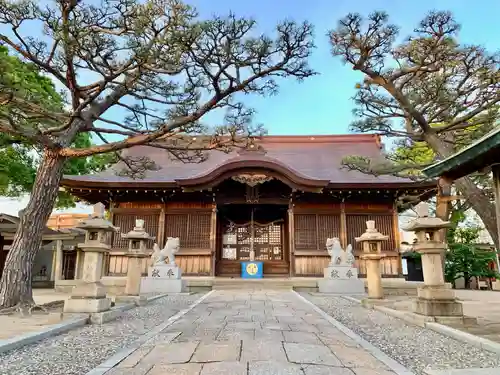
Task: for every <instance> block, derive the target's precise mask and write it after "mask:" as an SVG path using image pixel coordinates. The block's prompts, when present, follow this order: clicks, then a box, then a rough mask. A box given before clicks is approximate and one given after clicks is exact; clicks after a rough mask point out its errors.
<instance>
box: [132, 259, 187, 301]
mask: <svg viewBox="0 0 500 375" xmlns="http://www.w3.org/2000/svg"><path fill="white" fill-rule="evenodd" d="M181 276H182V271H181V269H180V268H179V267H178V266H173V265H170V264H161V265H155V266H152V267H149V270H148V277H143V278H141V294H147V293H182V292H185V291H186V289H187V285H186V281H185V280H182V279H181Z"/></svg>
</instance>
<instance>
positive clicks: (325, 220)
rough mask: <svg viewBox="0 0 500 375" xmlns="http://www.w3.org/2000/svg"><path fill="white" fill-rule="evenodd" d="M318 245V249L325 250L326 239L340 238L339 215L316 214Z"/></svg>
mask: <svg viewBox="0 0 500 375" xmlns="http://www.w3.org/2000/svg"><path fill="white" fill-rule="evenodd" d="M317 220H318V246H319V250H326V239H327V238H332V237H338V238H340V216H338V215H318V216H317Z"/></svg>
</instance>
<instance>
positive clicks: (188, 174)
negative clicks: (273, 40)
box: [61, 134, 433, 188]
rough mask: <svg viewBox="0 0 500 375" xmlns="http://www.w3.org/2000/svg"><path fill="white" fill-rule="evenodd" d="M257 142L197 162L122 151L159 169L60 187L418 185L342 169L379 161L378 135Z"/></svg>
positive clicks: (150, 151)
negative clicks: (267, 181)
mask: <svg viewBox="0 0 500 375" xmlns="http://www.w3.org/2000/svg"><path fill="white" fill-rule="evenodd" d="M255 143H256V145H257V146H258V148H259V149H262V152H260V151H248V150H245V152H242V151H241V150H233V151H231V152H230V153H224V152H221V151H216V150H213V151H208V158H207V160H205V161H203V162H201V163H184V162H182V161H179V160H175V159H174V158H173V157H171V156H170V154H169V153H168V151H166V150H165V149H161V148H153V147H150V146H136V147H132V148H130V149H127V150H125V151H124V153H123V154H122V156H123V157H147V158H149V159H152V160H153V161H154V162H155V164H156V165H157V168H158V169H157V170H151V171H147V172H146V173H145V176H144V178H141V179H134V178H132V177H128V176H123V175H121V176H120V175H118V174H119V172H120V171H122V170H123V169H124V168H125V165H124V164H123V162H119V163H117V164H115V165H114V166H112V167H111V168H109V169H107V170H105V171H103V172H100V173H96V174H91V175H80V176H75V175H71V176H70V175H66V176H64V178H63V180H62V182H61V185H62V186H66V187H71V188H79V187H84V188H92V187H105V188H122V187H148V188H153V187H169V186H172V187H175V186H194V185H196V184H198V183H201V182H203V181H205V182H206V181H209V180H211V179H212V180H213V179H215V178H218V177H221V176H222V174H223V173H230V172H231V171H248V170H259V169H260V170H266V169H268V170H272V171H274V172H276V173H280V174H283V175H286V176H287V177H288V178H290V179H291V180H293V181H294V182H296V183H297V184H298V185H303V186H321V187H327V186H329V187H351V186H352V187H360V188H361V187H366V188H371V187H374V188H376V187H417V186H419V185H422V183H419V182H415V181H413V180H410V179H404V178H400V177H395V176H373V175H369V174H364V173H362V172H359V171H350V170H348V169H346V168H343V167H342V165H341V161H342V159H343V158H344V157H346V156H350V155H358V156H364V157H368V158H372V159H380V158H383V152H382V146H381V143H380V137H379V136H377V135H373V134H348V135H319V136H263V137H259V138H258V139H257V140H256V142H255ZM424 184H425V185H426V186H427V185H433V184H429V183H428V182H427V183H424Z"/></svg>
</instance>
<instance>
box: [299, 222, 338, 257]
mask: <svg viewBox="0 0 500 375" xmlns="http://www.w3.org/2000/svg"><path fill="white" fill-rule="evenodd" d="M294 227H295V228H294V229H295V231H294V232H295V247H296V248H297V249H300V250H324V249H325V243H326V239H327V238H331V237H340V217H339V216H338V215H331V214H295V216H294Z"/></svg>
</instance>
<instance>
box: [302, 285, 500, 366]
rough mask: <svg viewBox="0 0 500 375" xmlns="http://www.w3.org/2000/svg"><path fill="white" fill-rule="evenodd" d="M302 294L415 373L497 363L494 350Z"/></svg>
mask: <svg viewBox="0 0 500 375" xmlns="http://www.w3.org/2000/svg"><path fill="white" fill-rule="evenodd" d="M301 294H302V295H303V296H304V297H305V298H307V299H308V300H310V301H311V302H313V303H314V304H315V305H316V306H318V307H320V308H321V309H322V310H323V311H325V312H327V313H328V314H329V315H331V316H332V317H334V318H335V319H337V320H338V321H340V322H341V323H342V324H344V325H345V326H347V327H348V328H350V329H351V330H352V331H354V332H356V333H357V334H358V335H360V336H361V337H363V338H364V339H365V340H367V341H369V342H370V343H371V344H373V345H374V346H376V347H378V348H379V349H380V350H382V351H383V352H384V353H386V354H387V355H388V356H390V357H391V358H393V359H394V360H396V361H398V362H399V363H401V364H402V365H404V366H406V367H407V368H408V369H410V370H411V371H413V372H415V373H416V374H419V375H420V374H424V372H423V370H424V369H429V368H431V369H436V370H438V369H448V368H455V369H463V368H482V367H497V366H500V356H497V355H496V354H494V353H491V352H488V351H484V350H481V349H478V348H475V347H473V346H471V345H468V344H466V343H463V342H459V341H456V340H454V339H451V338H449V337H447V336H443V335H441V334H439V333H437V332H434V331H431V330H428V329H424V328H421V327H417V326H413V325H408V324H406V323H405V322H404V321H402V320H400V319H397V318H394V317H391V316H388V315H386V314H384V313H382V312H380V311H375V310H369V309H366V308H364V307H362V306H361V305H359V304H357V303H355V302H351V301H348V300H346V299H344V298H341V297H322V296H321V297H320V296H313V295H311V294H309V293H301ZM499 374H500V370H499Z"/></svg>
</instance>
